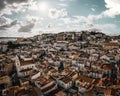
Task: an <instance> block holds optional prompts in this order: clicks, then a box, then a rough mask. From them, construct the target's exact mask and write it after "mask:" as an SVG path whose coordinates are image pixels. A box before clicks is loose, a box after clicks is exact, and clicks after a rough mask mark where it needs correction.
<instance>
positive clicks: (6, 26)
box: [0, 20, 19, 30]
mask: <svg viewBox="0 0 120 96" xmlns="http://www.w3.org/2000/svg"><path fill="white" fill-rule="evenodd" d="M16 24H19V22H18V20H14V21H12V22H11V23H6V24H3V25H0V30H6V29H7V28H11V27H13V26H15V25H16Z"/></svg>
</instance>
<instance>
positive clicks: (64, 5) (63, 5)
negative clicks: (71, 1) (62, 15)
mask: <svg viewBox="0 0 120 96" xmlns="http://www.w3.org/2000/svg"><path fill="white" fill-rule="evenodd" d="M58 5H59V6H61V7H68V5H67V4H64V3H60V4H58Z"/></svg>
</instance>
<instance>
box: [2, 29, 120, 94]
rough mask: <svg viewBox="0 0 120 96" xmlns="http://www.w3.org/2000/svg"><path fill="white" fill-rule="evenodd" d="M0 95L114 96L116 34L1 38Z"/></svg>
mask: <svg viewBox="0 0 120 96" xmlns="http://www.w3.org/2000/svg"><path fill="white" fill-rule="evenodd" d="M0 96H120V36H109V35H106V34H104V33H102V32H88V31H81V32H61V33H56V34H53V33H48V34H47V33H45V34H42V35H36V36H33V37H29V38H22V37H20V38H17V39H16V40H14V41H1V42H0Z"/></svg>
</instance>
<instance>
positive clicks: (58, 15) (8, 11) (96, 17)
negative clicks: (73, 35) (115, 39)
mask: <svg viewBox="0 0 120 96" xmlns="http://www.w3.org/2000/svg"><path fill="white" fill-rule="evenodd" d="M119 8H120V1H119V0H97V1H96V0H0V37H8V36H9V37H16V36H18V37H29V36H34V35H37V34H42V33H57V32H62V31H81V30H97V31H102V32H103V33H106V34H109V35H110V34H112V35H119V30H120V28H119V25H120V21H119V18H120V10H119Z"/></svg>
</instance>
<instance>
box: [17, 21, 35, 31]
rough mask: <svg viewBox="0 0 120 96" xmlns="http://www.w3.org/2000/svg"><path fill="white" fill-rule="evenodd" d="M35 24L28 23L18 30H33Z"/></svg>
mask: <svg viewBox="0 0 120 96" xmlns="http://www.w3.org/2000/svg"><path fill="white" fill-rule="evenodd" d="M34 26H35V24H34V23H33V22H31V23H28V24H26V25H24V26H21V27H20V28H19V30H18V32H31V31H32V29H33V27H34Z"/></svg>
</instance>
